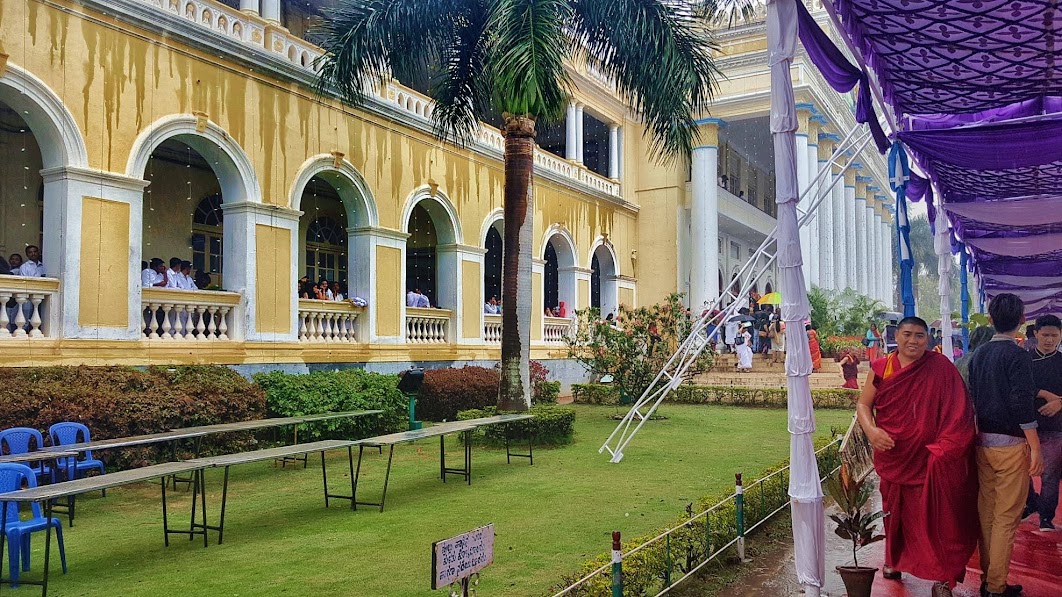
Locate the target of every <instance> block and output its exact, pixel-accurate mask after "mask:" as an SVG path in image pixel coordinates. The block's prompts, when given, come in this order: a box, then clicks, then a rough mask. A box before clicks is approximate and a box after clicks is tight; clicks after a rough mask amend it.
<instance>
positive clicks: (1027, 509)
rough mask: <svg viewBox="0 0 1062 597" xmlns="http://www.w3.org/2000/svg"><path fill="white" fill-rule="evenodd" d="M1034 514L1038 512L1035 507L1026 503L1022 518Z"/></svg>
mask: <svg viewBox="0 0 1062 597" xmlns="http://www.w3.org/2000/svg"><path fill="white" fill-rule="evenodd" d="M1033 514H1036V510H1035V509H1034V508H1031V507H1029V505H1028V504H1026V506H1025V509H1024V510H1022V511H1021V519H1022V520H1025V519H1026V518H1028V517H1030V516H1032V515H1033ZM1008 586H1009V585H1008Z"/></svg>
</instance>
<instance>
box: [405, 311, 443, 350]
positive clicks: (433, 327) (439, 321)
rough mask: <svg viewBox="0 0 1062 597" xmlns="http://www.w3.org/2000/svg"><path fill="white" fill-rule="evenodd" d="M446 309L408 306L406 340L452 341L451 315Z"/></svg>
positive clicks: (427, 342) (416, 341)
mask: <svg viewBox="0 0 1062 597" xmlns="http://www.w3.org/2000/svg"><path fill="white" fill-rule="evenodd" d="M451 315H452V313H451V312H450V311H448V310H446V309H417V308H414V307H406V342H408V343H410V344H446V343H448V342H449V341H450V317H451Z"/></svg>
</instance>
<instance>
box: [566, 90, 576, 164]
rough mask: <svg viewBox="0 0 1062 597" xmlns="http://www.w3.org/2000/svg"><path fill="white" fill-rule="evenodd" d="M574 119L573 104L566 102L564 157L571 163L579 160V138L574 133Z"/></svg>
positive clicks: (574, 108)
mask: <svg viewBox="0 0 1062 597" xmlns="http://www.w3.org/2000/svg"><path fill="white" fill-rule="evenodd" d="M575 119H576V107H575V102H568V115H567V116H566V117H565V119H564V126H565V131H564V132H565V136H564V157H565V158H567V159H569V160H571V161H573V162H574V161H577V160H578V159H579V149H578V144H579V137H578V133H577V132H576V127H577V124H576V122H575Z"/></svg>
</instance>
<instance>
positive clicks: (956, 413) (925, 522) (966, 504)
mask: <svg viewBox="0 0 1062 597" xmlns="http://www.w3.org/2000/svg"><path fill="white" fill-rule="evenodd" d="M871 368H872V370H873V371H874V387H875V388H876V389H877V391H876V394H875V396H874V410H875V420H876V422H877V425H878V427H880V428H881V429H883V430H884V431H885V432H886V433H888V434H889V435H890V436H891V437H892V439H893V441H895V442H896V445H895V446H894V447H893V448H892V449H890V450H886V451H880V450H875V451H874V466H875V468H876V469H877V472H878V476H880V477H881V487H880V489H881V497H882V506H883V508H882V509H883V510H884V511H885V512H886V514H887V516H886V517H885V520H884V525H885V565H886V566H888V567H890V568H893V569H894V570H900V571H904V572H908V573H910V574H913V575H915V576H917V577H919V578H924V579H927V580H935V581H943V582H948V583H951V582H955V581H958V582H961V581H962V579H963V576H965V573H966V563H967V562H968V561H969V560H970V556H971V555H972V554H973V551H974V548H975V547H976V545H977V536H978V518H977V471H976V469H975V468H974V461H973V447H974V439H975V434H976V433H975V428H974V414H973V405H972V404H971V402H970V399H969V398H968V397H967V395H966V386H965V385H964V384H963V381H962V377H961V376H960V375H959V371H958V370H957V369H956V368H955V366H954V365H952V364H951V362H950V361H948V359H947V358H946V357H944V356H943V355H941V354H940V353H936V352H926V353H925V355H924V356H923V357H922V358H920V359H919V360H918V361H915V362H914V363H911V364H910V365H909V366H908V367H906V368H901V367H900V362H899V359H898V358H897V356H896V354H895V353H893V354H890V355H889V356H888V357H886V358H884V359H879V360H877V361H875V362H874V363H872V365H871Z"/></svg>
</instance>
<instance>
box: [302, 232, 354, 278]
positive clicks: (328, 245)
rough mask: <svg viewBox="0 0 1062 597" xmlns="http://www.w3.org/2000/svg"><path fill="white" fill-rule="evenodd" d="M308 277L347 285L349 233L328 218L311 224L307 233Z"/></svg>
mask: <svg viewBox="0 0 1062 597" xmlns="http://www.w3.org/2000/svg"><path fill="white" fill-rule="evenodd" d="M306 276H307V277H308V278H310V279H311V280H320V279H321V278H324V279H326V280H328V281H329V282H339V283H340V284H341V285H346V283H347V231H346V229H345V228H344V226H342V225H341V224H340V223H339V222H337V221H335V220H334V219H332V218H330V217H328V216H321V217H319V218H317V219H316V220H314V221H313V222H310V227H309V229H307V231H306Z"/></svg>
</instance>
